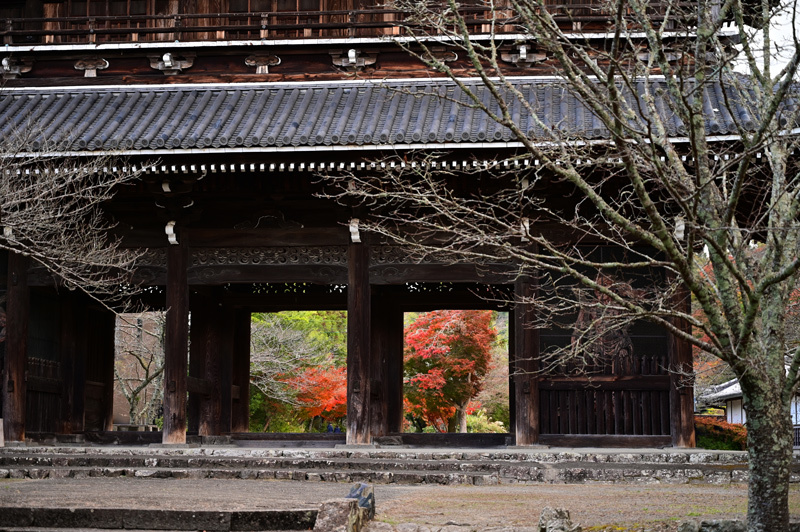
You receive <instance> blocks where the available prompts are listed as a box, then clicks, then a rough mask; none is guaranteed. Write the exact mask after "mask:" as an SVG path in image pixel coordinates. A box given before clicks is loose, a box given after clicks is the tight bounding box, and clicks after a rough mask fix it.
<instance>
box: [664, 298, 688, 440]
mask: <svg viewBox="0 0 800 532" xmlns="http://www.w3.org/2000/svg"><path fill="white" fill-rule="evenodd" d="M673 302H674V305H675V307H676V308H677V309H679V310H680V311H682V312H684V313H686V314H690V313H691V308H692V300H691V295H690V294H689V290H688V289H687V288H686V287H685V286H684V285H683V284H681V286H680V287H679V289H678V291H677V294H676V295H675V297H674V298H673ZM674 324H675V326H676V327H678V328H679V329H681V330H682V331H684V332H685V333H687V334H691V331H692V329H691V325H690V324H689V323H688V322H687V321H686V320H677V319H676V320H675V321H674ZM667 346H668V349H669V354H668V356H669V360H670V365H669V366H670V381H671V382H670V392H669V399H670V400H669V402H670V429H671V432H672V445H673V447H695V434H694V381H693V375H694V372H693V367H692V366H693V363H692V362H693V358H692V357H693V355H692V346H691V344H689V342H687V341H686V340H683V339H681V338H679V337H677V336H676V335H674V334H669V336H668V337H667Z"/></svg>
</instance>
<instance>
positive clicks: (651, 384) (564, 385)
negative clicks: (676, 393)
mask: <svg viewBox="0 0 800 532" xmlns="http://www.w3.org/2000/svg"><path fill="white" fill-rule="evenodd" d="M669 383H670V377H669V375H653V376H642V375H633V376H613V375H601V376H597V377H592V378H586V377H583V378H574V379H572V378H565V377H542V378H541V380H540V381H539V388H540V389H541V390H611V391H614V390H647V391H663V390H669Z"/></svg>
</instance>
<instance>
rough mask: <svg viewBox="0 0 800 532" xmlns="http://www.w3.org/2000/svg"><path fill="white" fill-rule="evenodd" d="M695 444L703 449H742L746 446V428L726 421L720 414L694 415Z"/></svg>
mask: <svg viewBox="0 0 800 532" xmlns="http://www.w3.org/2000/svg"><path fill="white" fill-rule="evenodd" d="M694 430H695V435H696V437H697V446H698V447H703V448H704V449H714V450H729V451H743V450H745V449H746V448H747V429H746V428H745V426H744V425H740V424H738V423H728V422H727V421H725V419H724V418H722V417H721V416H695V417H694Z"/></svg>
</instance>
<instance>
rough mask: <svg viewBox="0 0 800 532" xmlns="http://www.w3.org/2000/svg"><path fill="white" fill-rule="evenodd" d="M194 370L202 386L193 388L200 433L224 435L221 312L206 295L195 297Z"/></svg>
mask: <svg viewBox="0 0 800 532" xmlns="http://www.w3.org/2000/svg"><path fill="white" fill-rule="evenodd" d="M191 303H192V326H191V330H190V337H191V358H190V360H191V362H190V369H192V370H195V371H196V370H197V369H198V368H201V370H200V372H199V373H198V374H194V373H193V374H192V377H193V378H196V379H197V380H198V381H199V382H200V383H201V385H200V386H198V387H197V388H196V389H195V388H192V389H191V392H190V393H191V397H192V407H193V408H194V404H195V400H196V404H197V407H196V408H197V414H198V420H197V433H198V434H199V435H201V436H211V435H217V434H219V433H220V409H221V403H220V386H219V384H220V369H221V368H220V356H219V354H220V353H219V352H220V329H221V327H222V324H221V323H220V314H221V313H220V311H219V305H218V302H217V301H216V300H215V299H213V298H211V297H209V296H208V295H206V294H192V297H191Z"/></svg>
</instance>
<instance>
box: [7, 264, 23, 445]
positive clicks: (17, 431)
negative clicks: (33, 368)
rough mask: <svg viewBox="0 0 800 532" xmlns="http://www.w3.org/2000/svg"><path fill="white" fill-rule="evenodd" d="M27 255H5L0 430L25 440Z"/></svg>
mask: <svg viewBox="0 0 800 532" xmlns="http://www.w3.org/2000/svg"><path fill="white" fill-rule="evenodd" d="M29 263H30V260H29V259H28V257H25V256H22V255H19V254H17V253H9V254H8V291H7V292H6V301H7V303H6V341H5V343H6V357H5V358H6V359H5V375H4V377H5V378H4V379H3V429H4V430H3V432H4V434H5V440H6V441H13V442H18V441H25V393H26V386H25V384H26V383H25V369H26V365H27V363H28V321H29V318H30V316H29V314H30V292H29V290H28V264H29Z"/></svg>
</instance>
